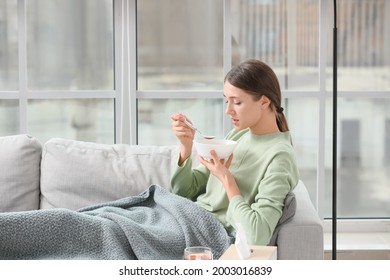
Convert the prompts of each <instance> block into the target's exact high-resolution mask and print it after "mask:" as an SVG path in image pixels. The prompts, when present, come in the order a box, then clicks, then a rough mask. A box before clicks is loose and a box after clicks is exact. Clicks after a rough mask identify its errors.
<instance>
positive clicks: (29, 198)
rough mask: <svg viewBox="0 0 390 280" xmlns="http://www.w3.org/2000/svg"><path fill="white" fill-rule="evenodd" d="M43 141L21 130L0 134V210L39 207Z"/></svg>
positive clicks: (23, 209) (34, 208) (21, 209)
mask: <svg viewBox="0 0 390 280" xmlns="http://www.w3.org/2000/svg"><path fill="white" fill-rule="evenodd" d="M41 152H42V145H41V143H40V142H39V141H38V140H37V139H36V138H34V137H31V136H29V135H25V134H20V135H12V136H4V137H0V167H1V172H0V212H11V211H25V210H36V209H38V208H39V164H40V161H41Z"/></svg>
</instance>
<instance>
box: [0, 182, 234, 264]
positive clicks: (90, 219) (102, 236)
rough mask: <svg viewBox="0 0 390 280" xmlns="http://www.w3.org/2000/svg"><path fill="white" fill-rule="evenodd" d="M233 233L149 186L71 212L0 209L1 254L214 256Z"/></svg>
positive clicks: (15, 256) (11, 256)
mask: <svg viewBox="0 0 390 280" xmlns="http://www.w3.org/2000/svg"><path fill="white" fill-rule="evenodd" d="M233 242H234V240H233V237H231V236H230V235H228V233H227V232H226V230H225V229H224V227H223V226H222V224H221V223H220V222H219V221H218V220H217V219H216V218H215V217H213V216H212V215H211V214H210V213H208V212H207V211H205V210H204V209H202V208H200V207H199V206H197V205H196V204H195V203H193V202H192V201H190V200H188V199H185V198H182V197H180V196H177V195H175V194H172V193H170V192H168V191H166V190H165V189H163V188H161V187H159V186H155V185H153V186H151V187H150V188H149V189H148V190H147V191H145V192H143V193H141V194H140V195H138V196H132V197H127V198H124V199H120V200H116V201H113V202H109V203H104V204H99V205H96V206H92V207H87V208H83V209H80V210H79V211H71V210H66V209H47V210H37V211H26V212H13V213H2V214H0V259H8V260H13V259H93V260H97V259H166V260H168V259H182V257H183V251H184V248H185V247H187V246H197V245H198V246H199V245H202V246H207V247H210V248H212V251H213V254H214V258H215V259H218V258H219V257H220V256H221V255H222V254H223V252H224V251H225V250H226V249H227V248H228V246H229V245H230V244H232V243H233Z"/></svg>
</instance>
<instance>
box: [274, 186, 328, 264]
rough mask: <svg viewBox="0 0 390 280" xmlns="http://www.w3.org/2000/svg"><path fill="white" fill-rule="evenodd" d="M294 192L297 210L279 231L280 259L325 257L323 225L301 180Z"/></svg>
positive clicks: (315, 258)
mask: <svg viewBox="0 0 390 280" xmlns="http://www.w3.org/2000/svg"><path fill="white" fill-rule="evenodd" d="M294 193H295V197H296V200H297V201H296V202H297V207H296V212H295V215H294V217H293V218H292V219H291V220H290V221H289V222H287V223H286V224H284V225H283V226H282V227H281V228H280V231H279V233H278V237H277V246H278V259H284V260H318V259H323V258H324V235H323V225H322V222H321V220H320V218H319V216H318V213H317V211H316V209H315V208H314V206H313V204H312V202H311V200H310V196H309V193H308V191H307V189H306V186H305V185H304V184H303V182H302V181H299V183H298V185H297V186H296V187H295V189H294Z"/></svg>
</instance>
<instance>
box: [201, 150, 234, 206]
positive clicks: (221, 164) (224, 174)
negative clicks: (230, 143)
mask: <svg viewBox="0 0 390 280" xmlns="http://www.w3.org/2000/svg"><path fill="white" fill-rule="evenodd" d="M210 154H211V159H210V160H206V159H204V158H203V157H201V156H199V155H198V159H199V161H200V163H201V164H203V165H204V166H206V168H207V169H208V170H210V173H211V174H213V175H214V176H215V177H217V178H218V179H219V180H220V181H221V182H222V184H223V186H224V187H225V190H226V193H227V195H228V198H229V199H231V198H232V197H233V196H235V195H239V194H240V190H239V189H238V186H237V183H236V180H235V179H234V177H233V175H232V174H231V173H230V171H229V167H230V164H231V163H232V160H233V154H231V155H230V156H229V158H228V159H227V160H226V161H225V159H219V158H218V156H217V153H216V152H215V151H214V150H212V151H211V152H210Z"/></svg>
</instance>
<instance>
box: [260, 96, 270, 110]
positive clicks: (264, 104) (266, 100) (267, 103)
mask: <svg viewBox="0 0 390 280" xmlns="http://www.w3.org/2000/svg"><path fill="white" fill-rule="evenodd" d="M260 104H261V107H263V108H267V107H269V106H270V105H271V100H270V99H269V98H268V97H267V96H265V95H263V96H262V97H261V98H260Z"/></svg>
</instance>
